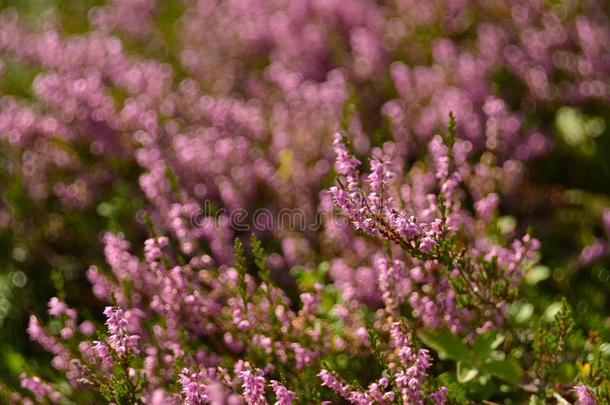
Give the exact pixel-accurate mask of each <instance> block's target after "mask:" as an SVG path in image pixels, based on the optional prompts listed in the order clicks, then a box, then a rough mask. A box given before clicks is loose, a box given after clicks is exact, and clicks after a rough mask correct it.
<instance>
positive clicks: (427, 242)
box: [419, 236, 436, 253]
mask: <svg viewBox="0 0 610 405" xmlns="http://www.w3.org/2000/svg"><path fill="white" fill-rule="evenodd" d="M434 245H436V241H435V240H434V239H432V238H431V237H429V236H426V237H424V238H423V239H422V240H421V242H420V243H419V250H421V251H422V252H424V253H428V252H429V251H430V250H431V249H432V247H433V246H434Z"/></svg>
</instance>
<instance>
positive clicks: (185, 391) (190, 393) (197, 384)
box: [178, 368, 208, 405]
mask: <svg viewBox="0 0 610 405" xmlns="http://www.w3.org/2000/svg"><path fill="white" fill-rule="evenodd" d="M178 380H179V381H180V385H181V387H182V389H181V392H182V395H183V398H184V401H185V402H184V403H185V404H186V405H199V404H203V403H205V402H206V401H207V400H208V396H207V387H206V385H204V384H202V383H201V381H200V375H199V374H198V373H195V372H192V371H191V370H189V369H187V368H184V369H182V371H181V372H180V375H179V377H178Z"/></svg>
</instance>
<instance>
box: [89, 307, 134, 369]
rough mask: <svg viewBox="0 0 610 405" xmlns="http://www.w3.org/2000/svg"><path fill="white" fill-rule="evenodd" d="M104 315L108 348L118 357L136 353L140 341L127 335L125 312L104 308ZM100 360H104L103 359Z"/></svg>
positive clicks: (118, 309)
mask: <svg viewBox="0 0 610 405" xmlns="http://www.w3.org/2000/svg"><path fill="white" fill-rule="evenodd" d="M104 315H106V317H107V319H106V326H107V328H108V332H109V333H110V335H109V336H108V338H107V340H106V342H107V344H108V346H109V347H110V348H112V349H113V350H114V351H115V352H116V353H117V354H118V355H119V356H125V355H127V354H136V353H138V352H139V349H138V341H139V340H140V336H138V335H130V334H128V333H127V318H126V317H125V312H124V311H123V310H122V309H120V308H116V309H115V308H113V307H106V309H104ZM98 343H99V342H98ZM99 350H101V352H100V353H102V352H103V350H102V349H99ZM100 357H101V356H100ZM101 358H102V359H104V357H101Z"/></svg>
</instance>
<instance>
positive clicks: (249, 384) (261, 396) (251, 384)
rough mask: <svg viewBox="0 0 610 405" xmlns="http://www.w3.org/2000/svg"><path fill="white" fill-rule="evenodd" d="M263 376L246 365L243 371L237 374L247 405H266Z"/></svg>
mask: <svg viewBox="0 0 610 405" xmlns="http://www.w3.org/2000/svg"><path fill="white" fill-rule="evenodd" d="M264 375H265V374H264V373H263V371H262V370H260V369H257V368H255V369H252V368H250V367H249V365H248V364H247V363H246V365H245V369H244V370H242V371H240V372H239V376H240V378H241V379H242V387H243V389H244V398H245V400H246V403H247V404H248V405H267V400H266V399H265V377H264Z"/></svg>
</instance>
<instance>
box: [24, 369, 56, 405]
mask: <svg viewBox="0 0 610 405" xmlns="http://www.w3.org/2000/svg"><path fill="white" fill-rule="evenodd" d="M19 379H20V383H21V387H22V388H24V389H26V390H28V391H30V392H31V393H32V394H34V396H35V397H36V400H37V401H38V402H45V399H48V400H50V401H51V402H52V403H54V404H56V403H59V402H60V400H61V394H60V393H59V392H57V391H54V390H53V388H52V387H51V386H50V385H49V384H47V383H45V382H43V381H42V380H41V379H40V377H36V376H34V377H31V378H30V377H28V376H27V375H26V374H24V373H22V374H21V375H20V376H19Z"/></svg>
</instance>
